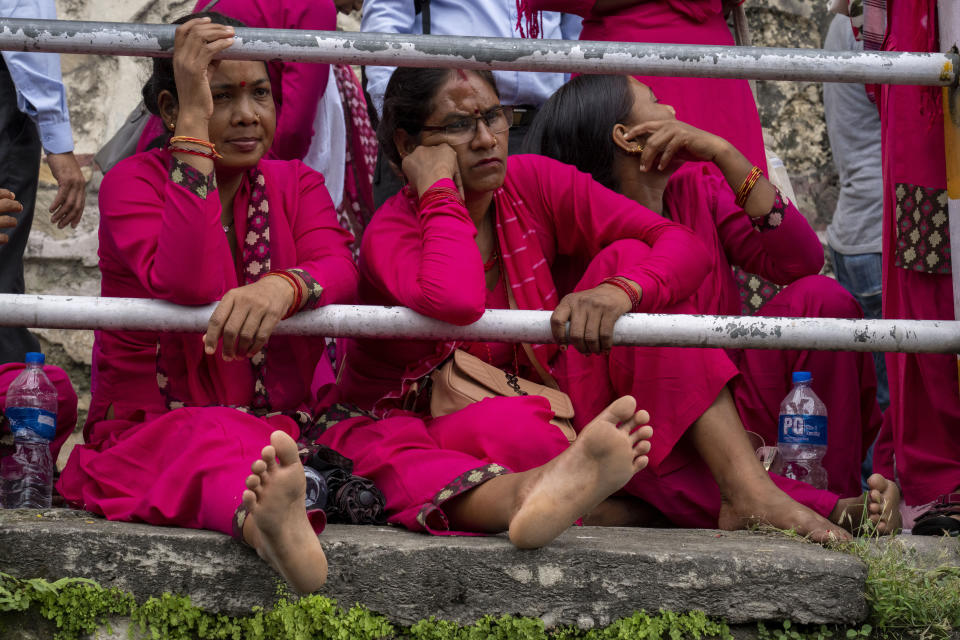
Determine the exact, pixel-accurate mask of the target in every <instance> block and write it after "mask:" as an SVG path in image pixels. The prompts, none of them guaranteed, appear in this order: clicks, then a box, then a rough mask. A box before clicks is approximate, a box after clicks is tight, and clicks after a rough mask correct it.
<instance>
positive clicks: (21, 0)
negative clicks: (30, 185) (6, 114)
mask: <svg viewBox="0 0 960 640" xmlns="http://www.w3.org/2000/svg"><path fill="white" fill-rule="evenodd" d="M0 16H3V17H4V18H41V19H44V20H55V19H56V18H57V9H56V6H55V5H54V3H53V0H0ZM3 60H4V62H6V64H7V69H8V70H9V71H10V77H11V78H13V84H14V85H15V86H16V88H17V108H18V109H20V111H22V112H23V113H25V114H27V116H28V117H29V118H30V119H31V120H33V122H34V123H36V125H37V129H39V131H40V142H41V143H42V144H43V148H44V150H46V152H47V153H66V152H68V151H73V133H72V132H71V130H70V113H69V112H68V111H67V93H66V90H65V89H64V87H63V78H62V76H61V75H60V56H59V55H57V54H55V53H26V52H22V51H4V52H3Z"/></svg>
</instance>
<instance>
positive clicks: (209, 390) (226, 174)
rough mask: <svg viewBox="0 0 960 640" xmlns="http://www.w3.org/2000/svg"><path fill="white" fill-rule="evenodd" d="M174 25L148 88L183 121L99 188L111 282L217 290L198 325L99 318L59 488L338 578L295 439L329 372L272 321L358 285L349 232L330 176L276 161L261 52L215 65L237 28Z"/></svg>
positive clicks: (308, 582)
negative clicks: (79, 435)
mask: <svg viewBox="0 0 960 640" xmlns="http://www.w3.org/2000/svg"><path fill="white" fill-rule="evenodd" d="M211 19H213V20H215V21H216V22H212V21H211ZM178 23H179V24H180V26H179V27H178V28H177V32H176V40H175V47H174V57H173V60H172V62H171V61H170V60H161V59H157V60H155V62H154V74H153V76H152V77H151V79H150V81H149V82H148V84H147V86H146V87H145V91H144V93H145V96H146V97H147V98H148V100H147V103H148V104H150V105H151V108H152V109H154V110H155V111H156V112H157V114H158V115H159V116H160V117H161V118H162V119H163V121H164V122H165V123H166V125H167V127H168V129H169V130H170V131H171V133H173V134H174V135H173V137H171V138H170V140H169V143H168V146H166V148H164V149H157V150H153V151H149V152H145V153H141V154H137V155H135V156H133V157H131V158H128V159H126V160H124V161H123V162H121V163H120V164H118V165H117V166H116V167H115V168H114V169H113V170H112V171H110V173H109V174H108V175H107V176H106V178H105V180H104V183H103V186H102V187H101V190H100V212H101V219H100V271H101V275H102V285H101V286H102V293H103V295H104V296H121V297H141V298H158V299H161V300H168V301H170V302H173V303H176V304H184V305H200V304H209V303H212V302H215V301H217V300H220V303H219V304H218V305H217V307H216V309H215V310H214V312H213V314H212V316H211V318H210V322H209V325H208V327H207V331H206V333H205V334H204V335H203V336H199V335H196V334H170V333H157V332H133V331H99V332H97V337H96V343H95V346H94V354H93V385H92V391H93V399H92V401H91V407H90V415H89V418H88V421H87V424H86V427H85V429H84V437H85V440H86V444H85V445H83V446H78V447H76V448H75V449H74V450H73V453H72V455H71V456H70V459H69V462H68V464H67V467H66V469H65V470H64V472H63V474H62V476H61V479H60V482H59V484H58V489H59V491H60V493H61V494H62V495H63V496H64V497H65V498H66V499H67V500H68V502H69V503H70V504H71V505H73V506H75V507H78V508H83V509H87V510H90V511H94V512H96V513H99V514H101V515H104V516H105V517H107V518H109V519H111V520H125V521H134V522H147V523H150V524H157V525H173V526H182V527H192V528H203V529H210V530H213V531H221V532H223V533H226V534H232V535H235V536H236V537H237V538H238V539H241V540H243V541H244V542H246V543H247V544H249V545H251V546H253V547H255V548H256V549H257V551H258V553H259V554H260V555H261V557H263V558H264V559H265V560H267V561H268V562H269V563H270V564H271V565H272V566H274V568H276V569H277V570H278V571H279V572H280V573H281V574H282V575H283V576H284V577H285V578H286V579H287V580H288V581H290V583H291V584H292V585H293V586H294V588H295V589H297V590H299V591H304V592H306V591H312V590H314V589H316V588H318V587H319V586H320V585H321V584H323V582H324V580H325V579H326V560H325V558H324V554H323V550H322V548H321V547H320V543H319V541H318V539H317V537H316V534H315V529H320V528H322V525H323V517H322V512H314V513H313V514H311V516H312V517H308V514H307V512H306V510H305V508H304V491H305V479H304V471H303V467H302V466H301V464H300V460H299V456H298V453H297V445H296V442H295V441H296V439H297V438H298V437H299V435H300V425H302V424H306V423H307V421H308V420H309V415H310V412H311V410H312V409H313V408H314V407H313V404H314V403H315V400H314V399H315V398H316V397H317V396H316V392H317V391H319V390H320V389H321V388H322V387H325V386H329V385H330V384H332V382H333V374H332V370H331V367H330V365H329V363H328V361H327V359H326V358H324V357H323V354H324V344H323V341H322V340H319V339H306V338H293V337H284V336H275V337H272V338H271V333H272V331H273V329H274V327H275V326H276V323H277V322H278V321H279V320H280V319H281V318H282V317H284V316H289V315H291V314H293V313H296V312H297V311H299V310H300V309H302V308H312V307H316V306H319V305H323V304H326V303H330V302H350V301H351V300H352V299H353V297H354V295H355V287H356V270H355V267H354V265H353V262H352V260H351V256H350V252H349V249H348V245H349V243H350V241H351V237H350V235H349V234H348V233H346V232H345V231H343V230H342V229H341V228H340V227H339V226H338V225H337V220H336V214H335V212H334V209H333V205H332V203H331V201H330V197H329V195H328V194H327V191H326V189H325V188H324V182H323V176H321V175H320V174H318V173H316V172H314V171H313V170H311V169H309V168H307V167H306V166H304V165H303V164H302V163H300V162H299V161H291V162H287V161H274V160H265V159H264V155H265V154H266V152H267V150H268V149H269V148H270V144H271V141H272V139H273V134H274V128H275V125H276V119H275V112H274V103H273V98H272V95H271V93H270V88H271V84H270V80H269V77H268V75H267V70H266V67H265V65H264V63H262V62H241V61H227V60H224V61H212V59H213V57H214V56H215V55H216V54H217V53H219V52H220V51H222V50H224V49H225V48H227V47H229V46H230V45H231V44H232V42H233V37H232V36H233V26H230V25H237V26H242V25H239V23H237V22H236V21H232V20H229V19H227V18H224V17H223V16H220V15H218V14H203V15H202V16H201V17H197V16H188V17H187V18H184V19H182V20H180V21H178ZM218 23H219V24H218ZM268 339H269V342H268ZM315 370H316V372H315ZM265 445H267V446H265ZM278 459H279V462H278ZM251 462H253V466H252V470H253V473H252V474H250V469H251ZM248 474H249V475H248ZM244 483H246V488H247V490H246V491H244ZM241 503H242V504H241Z"/></svg>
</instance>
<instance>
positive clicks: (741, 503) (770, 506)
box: [717, 477, 853, 542]
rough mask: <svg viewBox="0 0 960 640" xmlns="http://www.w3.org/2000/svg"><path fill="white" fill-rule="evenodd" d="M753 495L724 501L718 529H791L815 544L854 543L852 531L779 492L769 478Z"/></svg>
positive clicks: (721, 506)
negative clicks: (847, 541)
mask: <svg viewBox="0 0 960 640" xmlns="http://www.w3.org/2000/svg"><path fill="white" fill-rule="evenodd" d="M760 482H762V483H763V485H762V486H759V487H755V488H754V494H755V495H754V496H753V497H748V496H738V498H739V499H738V500H728V499H726V498H724V499H723V501H722V502H721V505H720V516H719V518H718V520H717V526H718V527H719V528H720V529H724V530H727V531H735V530H737V529H746V528H748V527H750V526H758V525H759V526H769V527H773V528H775V529H782V530H792V531H795V532H796V533H798V534H799V535H801V536H803V537H805V538H807V539H809V540H811V541H813V542H837V541H842V540H851V539H852V538H853V536H851V535H850V532H849V531H847V530H846V529H844V528H843V527H842V526H840V525H839V524H837V523H835V522H831V521H830V520H828V519H827V518H824V517H823V516H821V515H820V514H818V513H817V512H815V511H814V510H812V509H810V508H809V507H806V506H804V505H802V504H800V503H799V502H797V501H796V500H794V499H793V498H791V497H790V496H788V495H787V494H786V493H784V492H783V491H781V490H780V488H778V487H777V486H776V485H775V484H773V481H772V480H769V477H767V478H765V479H763V480H760Z"/></svg>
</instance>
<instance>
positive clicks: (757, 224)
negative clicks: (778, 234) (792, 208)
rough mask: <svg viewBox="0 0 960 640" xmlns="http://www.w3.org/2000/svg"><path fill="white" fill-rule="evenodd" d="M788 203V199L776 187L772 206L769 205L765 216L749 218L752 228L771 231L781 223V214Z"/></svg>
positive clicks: (782, 214) (784, 212) (785, 211)
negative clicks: (768, 210)
mask: <svg viewBox="0 0 960 640" xmlns="http://www.w3.org/2000/svg"><path fill="white" fill-rule="evenodd" d="M789 204H790V199H789V198H787V196H785V195H783V194H782V193H780V190H779V189H777V192H776V195H775V196H774V199H773V206H772V207H770V212H769V213H767V215H765V216H760V217H759V218H751V219H750V221H751V222H752V223H753V228H754V229H756V230H757V231H771V230H773V229H776V228H777V227H779V226H780V225H781V224H783V216H784V215H786V213H787V205H789Z"/></svg>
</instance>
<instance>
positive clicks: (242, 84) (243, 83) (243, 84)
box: [240, 80, 247, 88]
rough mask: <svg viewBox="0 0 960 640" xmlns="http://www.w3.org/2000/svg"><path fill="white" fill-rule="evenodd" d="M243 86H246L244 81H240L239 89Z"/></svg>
mask: <svg viewBox="0 0 960 640" xmlns="http://www.w3.org/2000/svg"><path fill="white" fill-rule="evenodd" d="M245 86H247V83H246V81H245V80H241V81H240V87H241V88H243V87H245Z"/></svg>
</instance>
